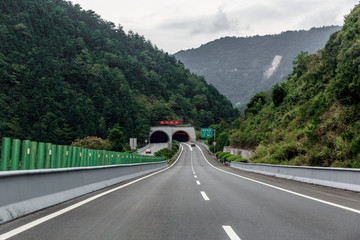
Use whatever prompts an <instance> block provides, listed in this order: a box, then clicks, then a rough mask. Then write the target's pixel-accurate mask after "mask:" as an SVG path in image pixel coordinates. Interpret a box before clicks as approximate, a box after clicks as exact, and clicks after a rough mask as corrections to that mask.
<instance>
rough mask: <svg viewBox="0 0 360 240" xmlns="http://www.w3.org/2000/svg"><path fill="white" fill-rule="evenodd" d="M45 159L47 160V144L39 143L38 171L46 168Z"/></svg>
mask: <svg viewBox="0 0 360 240" xmlns="http://www.w3.org/2000/svg"><path fill="white" fill-rule="evenodd" d="M44 159H45V143H43V142H39V144H38V150H37V162H36V169H42V168H44Z"/></svg>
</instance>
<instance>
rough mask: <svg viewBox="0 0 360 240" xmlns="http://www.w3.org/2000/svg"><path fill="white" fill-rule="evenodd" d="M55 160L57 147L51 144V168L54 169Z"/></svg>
mask: <svg viewBox="0 0 360 240" xmlns="http://www.w3.org/2000/svg"><path fill="white" fill-rule="evenodd" d="M56 158H57V146H56V145H55V144H53V145H52V146H51V163H50V166H51V168H56Z"/></svg>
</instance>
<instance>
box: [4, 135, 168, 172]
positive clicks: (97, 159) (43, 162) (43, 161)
mask: <svg viewBox="0 0 360 240" xmlns="http://www.w3.org/2000/svg"><path fill="white" fill-rule="evenodd" d="M164 160H165V158H164V157H155V156H145V155H137V154H129V153H123V152H113V151H106V150H94V149H85V148H80V147H72V146H63V145H55V144H51V143H43V142H34V141H29V140H23V141H21V140H19V139H11V138H7V137H3V138H2V145H1V160H0V171H8V170H30V169H49V168H70V167H90V166H104V165H118V164H133V163H147V162H161V161H164Z"/></svg>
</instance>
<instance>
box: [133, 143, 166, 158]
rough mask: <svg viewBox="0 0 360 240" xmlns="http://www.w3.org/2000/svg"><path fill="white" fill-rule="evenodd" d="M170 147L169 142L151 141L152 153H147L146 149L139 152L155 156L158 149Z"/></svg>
mask: <svg viewBox="0 0 360 240" xmlns="http://www.w3.org/2000/svg"><path fill="white" fill-rule="evenodd" d="M167 147H168V143H151V144H150V146H149V149H150V150H151V154H147V153H146V152H145V151H146V149H144V150H143V151H141V152H138V154H141V155H150V156H154V153H156V152H157V151H159V150H161V149H164V148H167Z"/></svg>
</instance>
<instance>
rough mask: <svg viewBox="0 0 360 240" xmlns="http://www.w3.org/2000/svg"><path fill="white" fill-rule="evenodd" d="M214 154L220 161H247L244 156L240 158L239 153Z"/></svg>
mask: <svg viewBox="0 0 360 240" xmlns="http://www.w3.org/2000/svg"><path fill="white" fill-rule="evenodd" d="M216 156H217V157H218V158H219V159H220V161H222V162H225V161H226V162H231V161H234V162H244V163H247V162H248V160H247V159H246V158H242V157H241V156H239V155H234V154H231V153H227V152H221V151H219V152H217V153H216Z"/></svg>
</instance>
